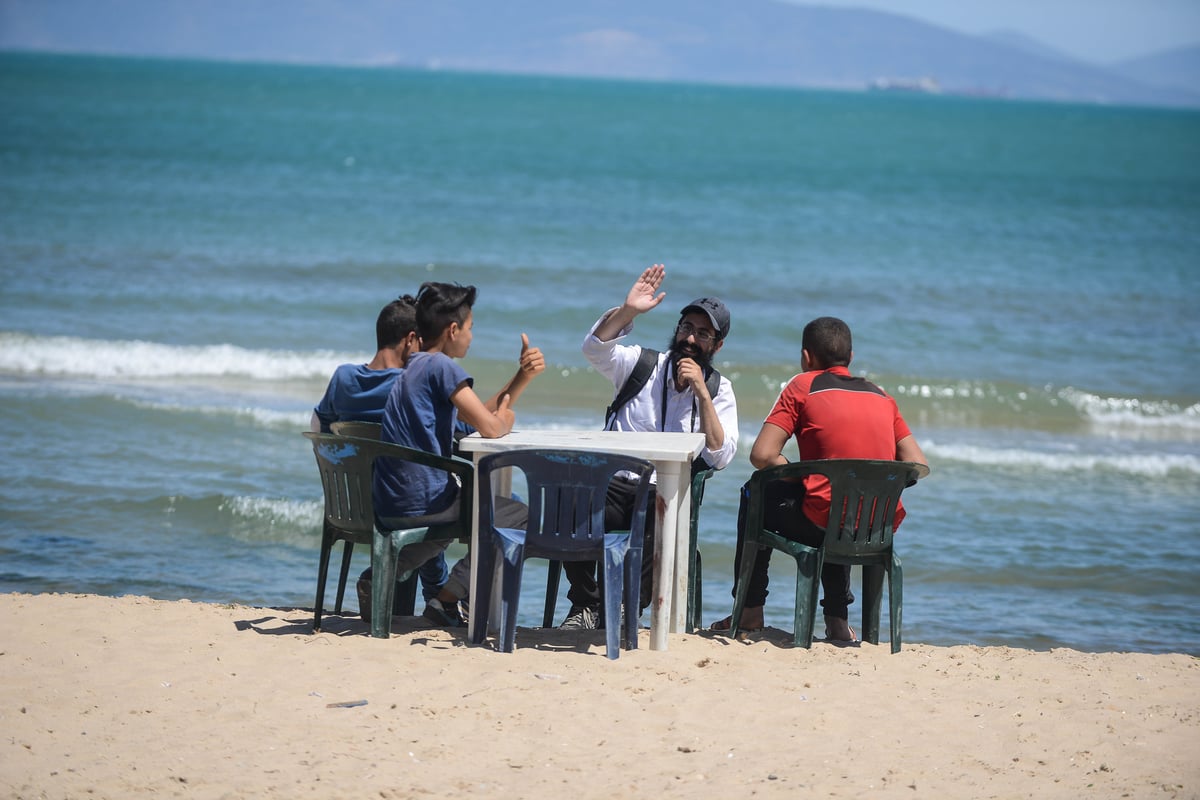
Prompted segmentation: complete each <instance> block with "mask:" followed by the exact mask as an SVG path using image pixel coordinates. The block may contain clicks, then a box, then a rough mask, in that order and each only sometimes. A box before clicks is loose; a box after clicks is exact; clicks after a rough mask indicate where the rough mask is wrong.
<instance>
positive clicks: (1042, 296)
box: [0, 52, 1200, 654]
mask: <svg viewBox="0 0 1200 800" xmlns="http://www.w3.org/2000/svg"><path fill="white" fill-rule="evenodd" d="M655 263H662V264H665V265H666V269H667V278H666V282H665V285H664V289H665V290H666V292H667V296H666V299H665V301H664V302H663V304H662V306H660V308H659V309H656V310H655V311H653V312H651V313H650V314H647V315H645V316H643V317H641V318H639V320H638V322H637V325H636V327H635V330H634V332H633V334H632V336H631V341H634V342H637V343H641V344H645V345H648V346H652V347H656V348H657V347H662V346H663V345H665V343H666V342H667V341H668V338H669V336H670V334H671V331H672V329H673V326H674V324H675V322H676V321H677V319H678V316H677V311H678V310H679V309H680V308H682V307H683V306H684V305H686V304H687V303H688V302H689V301H691V300H692V299H693V298H696V297H699V296H702V295H708V294H714V295H717V296H719V297H721V298H722V299H723V300H724V301H725V302H726V303H727V304H728V306H729V308H730V310H731V313H732V318H733V325H732V332H731V334H730V336H729V338H728V340H727V341H726V343H725V346H724V347H723V349H722V350H721V351H720V353H719V355H718V360H717V366H718V368H719V369H720V370H721V372H722V373H723V374H724V375H726V376H727V377H729V378H730V379H731V380H732V382H733V385H734V387H735V391H736V394H737V399H738V406H739V434H740V438H741V443H740V447H739V452H738V456H737V458H736V460H735V461H734V463H733V464H732V465H731V466H730V467H728V468H727V469H725V470H724V471H723V472H721V473H718V474H717V475H716V476H715V477H714V478H713V479H712V480H711V481H710V483H709V486H708V489H707V492H706V495H705V501H704V507H703V510H702V513H701V519H700V539H701V552H702V553H703V571H704V573H703V578H704V596H703V604H704V618H705V621H706V622H709V621H712V620H715V619H718V618H720V617H723V616H725V615H726V614H728V613H729V610H730V608H731V605H732V599H731V595H730V589H731V586H732V582H733V574H732V562H733V550H734V541H735V527H736V518H737V498H738V490H739V487H740V486H741V484H742V483H743V482H744V481H745V480H746V479H747V478H748V477H749V475H750V473H751V471H752V468H751V467H750V464H749V461H748V454H749V451H750V445H751V443H752V442H753V440H754V437H755V435H756V434H757V432H758V430H759V427H760V426H761V424H762V420H763V419H764V417H765V416H766V414H767V412H768V411H769V410H770V408H771V405H772V403H773V401H774V400H775V397H776V395H777V393H778V392H779V390H780V388H781V386H782V385H783V384H784V383H785V382H786V381H787V380H788V379H789V378H790V377H791V376H792V375H794V374H795V373H797V372H798V371H799V369H800V367H799V363H800V334H801V330H802V329H803V327H804V325H805V323H806V322H808V321H809V320H810V319H812V318H814V317H818V316H825V315H832V316H837V317H840V318H842V319H844V320H846V321H847V322H848V323H849V325H850V326H851V328H852V329H853V332H854V354H855V356H854V361H853V363H852V364H851V370H852V371H853V372H854V373H855V374H858V375H864V376H866V377H868V378H869V379H871V380H872V381H875V382H876V383H878V384H879V385H880V386H882V387H884V388H885V389H886V390H887V391H888V392H889V393H891V394H892V395H893V396H894V397H895V398H896V399H897V401H898V403H899V405H900V408H901V411H902V413H903V414H904V416H905V418H906V419H907V421H908V423H909V424H910V426H911V427H912V429H913V431H914V433H915V435H916V436H917V438H918V440H919V442H920V443H921V445H922V447H923V448H924V451H925V453H926V454H927V456H928V459H929V465H930V467H931V469H932V473H931V475H930V476H929V477H928V478H927V479H925V480H923V481H921V482H920V483H919V484H917V485H916V486H914V487H912V488H910V489H908V490H907V491H906V493H905V495H904V500H905V504H906V506H907V508H908V518H907V520H906V521H905V523H904V525H903V526H902V528H901V529H900V534H899V544H898V548H899V552H900V555H901V558H902V560H903V563H904V628H903V634H904V639H905V641H906V642H910V643H911V642H923V643H929V644H934V645H960V644H973V645H1007V646H1013V647H1021V648H1030V649H1035V650H1047V649H1051V648H1072V649H1076V650H1082V651H1138V652H1150V653H1157V652H1183V653H1191V654H1200V615H1197V613H1196V610H1197V608H1198V607H1200V376H1198V369H1200V314H1198V311H1197V309H1198V308H1200V112H1197V111H1190V110H1167V109H1158V108H1136V107H1117V106H1107V105H1101V104H1094V105H1072V104H1066V103H1033V102H1020V101H1014V100H996V99H980V98H967V97H950V96H920V95H900V94H888V93H865V92H861V93H859V92H832V91H808V90H797V89H783V88H748V87H733V86H713V85H698V84H684V83H653V82H632V81H626V82H620V81H607V80H582V79H569V78H551V77H533V76H513V75H496V74H467V73H452V72H443V71H422V70H407V69H393V68H350V67H331V66H313V65H297V64H290V65H285V64H262V63H221V62H203V61H172V60H153V59H132V58H116V57H84V56H68V55H48V54H35V53H15V52H8V53H2V54H0V446H2V448H3V452H5V453H6V454H7V455H6V456H5V457H4V458H3V459H2V460H0V591H4V592H33V593H42V592H83V593H94V594H99V595H114V596H115V595H143V596H148V597H153V598H159V599H164V600H174V599H181V598H187V599H190V600H192V601H197V602H208V603H239V604H249V605H254V606H264V607H273V608H296V609H303V608H309V609H311V607H312V604H313V598H314V593H315V588H316V571H317V554H318V549H319V541H320V533H321V518H322V502H321V488H320V482H319V477H318V474H317V470H316V466H315V461H314V458H313V453H312V449H311V446H310V444H309V442H308V440H306V439H304V438H303V437H302V436H301V432H302V431H304V430H306V429H307V428H308V423H309V419H310V415H311V413H312V408H313V406H314V405H315V403H316V402H317V400H318V399H319V398H320V396H321V394H322V392H323V391H324V388H325V385H326V383H327V381H328V379H329V376H330V374H331V373H332V371H333V369H334V368H335V367H336V366H337V365H338V364H341V363H344V362H365V361H367V360H369V359H370V357H371V356H372V354H373V353H374V349H375V347H374V345H375V341H374V321H375V317H376V315H377V313H378V311H379V309H380V308H382V306H384V305H385V304H386V303H388V302H389V301H390V300H392V299H394V298H395V297H397V296H398V295H400V294H404V293H415V292H416V290H417V289H418V287H419V286H420V284H421V283H422V282H423V281H428V280H438V281H457V282H461V283H464V284H473V285H475V286H477V287H478V301H477V303H476V306H475V339H474V345H473V346H472V348H471V351H470V353H469V354H468V356H467V358H466V359H465V360H464V362H463V363H464V366H465V367H466V368H467V370H468V371H469V372H471V373H472V375H474V376H475V378H476V387H477V389H479V391H480V393H481V394H487V393H490V392H491V391H494V389H493V388H492V387H495V388H499V386H500V385H501V384H502V383H503V381H505V380H506V379H507V378H508V377H509V376H510V375H511V373H512V372H513V370H514V369H515V367H516V360H517V357H518V354H519V352H520V345H521V334H523V333H524V334H527V335H528V336H529V338H530V340H531V341H532V342H533V343H534V344H535V345H537V346H539V347H540V348H541V349H542V350H543V352H544V353H545V356H546V360H547V364H548V367H547V369H546V372H545V373H544V374H543V375H542V376H540V377H539V378H538V379H537V381H536V382H535V383H534V384H533V385H532V386H531V387H530V388H529V389H528V391H527V392H526V393H525V395H524V396H523V397H521V398H520V401H519V403H518V404H517V406H516V412H517V426H518V427H519V428H523V429H536V428H584V429H596V428H599V427H600V426H601V424H602V417H603V409H604V407H605V405H606V404H607V402H608V400H609V399H610V398H611V393H612V387H611V385H610V384H609V383H608V382H607V381H606V380H605V379H603V378H602V377H601V376H599V375H597V374H596V373H595V372H593V371H592V370H590V369H589V368H588V366H587V364H586V362H585V360H584V358H583V356H582V354H581V352H580V344H581V341H582V338H583V335H584V333H585V332H586V331H587V329H588V328H589V326H590V325H591V323H592V322H593V320H594V319H595V318H596V317H598V316H599V315H600V314H601V313H602V312H604V311H605V310H606V309H608V308H609V307H611V306H614V305H617V304H619V303H620V302H621V300H622V299H623V297H624V295H625V292H626V291H627V290H628V288H629V286H630V285H631V283H632V282H633V280H634V279H635V277H636V276H637V275H638V274H639V273H640V272H641V270H643V269H644V268H645V267H647V266H649V265H651V264H655ZM793 447H794V446H793ZM788 452H794V450H789V451H788ZM455 547H456V548H461V547H462V546H461V545H456V546H455ZM461 554H462V553H461V549H460V550H458V551H456V550H453V549H452V551H451V555H452V556H455V555H461ZM368 561H369V556H368V555H367V553H366V552H365V550H362V549H361V548H360V552H358V553H357V554H356V555H355V561H354V565H353V567H352V572H353V573H357V572H358V571H359V569H361V568H365V567H366V566H367V563H368ZM794 575H795V571H794V568H790V567H789V564H788V563H787V560H786V559H785V558H782V557H777V558H776V559H774V562H773V565H772V583H771V595H770V598H769V599H768V602H767V622H768V624H771V625H773V626H777V627H779V628H782V629H784V630H789V631H790V630H791V618H792V602H793V596H794ZM543 587H544V571H543V570H541V569H540V568H538V567H536V566H531V567H530V569H529V570H528V572H527V576H526V581H525V591H524V602H523V605H522V608H521V618H520V619H521V624H523V625H535V624H540V618H541V603H540V595H541V592H542V591H543ZM332 591H333V587H332V586H331V589H330V595H327V599H328V601H329V605H330V606H332V599H331V594H332ZM566 605H567V604H566V602H565V599H563V600H560V604H559V608H560V616H561V614H562V613H564V612H565V610H566ZM356 608H357V602H356V600H355V599H354V597H353V592H350V593H349V595H348V597H347V601H346V610H347V613H353V612H354V611H355V610H356ZM857 610H858V607H857V605H856V606H855V607H854V608H853V609H852V612H851V613H852V621H853V619H854V615H855V614H856V613H857ZM884 625H885V633H886V621H885V623H884Z"/></svg>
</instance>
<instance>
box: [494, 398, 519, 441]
mask: <svg viewBox="0 0 1200 800" xmlns="http://www.w3.org/2000/svg"><path fill="white" fill-rule="evenodd" d="M511 402H512V398H511V397H509V395H508V392H505V393H504V395H503V396H502V397H501V398H500V402H499V403H498V404H497V406H496V419H498V420H500V422H501V423H502V424H503V425H504V432H505V433H509V432H510V431H512V429H513V425H514V424H515V423H516V421H517V415H516V414H514V413H513V410H512V409H511V408H509V407H508V405H509V403H511Z"/></svg>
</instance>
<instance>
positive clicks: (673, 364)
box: [559, 264, 738, 629]
mask: <svg viewBox="0 0 1200 800" xmlns="http://www.w3.org/2000/svg"><path fill="white" fill-rule="evenodd" d="M665 278H666V269H665V268H664V267H663V265H662V264H655V265H654V266H652V267H649V268H648V269H646V270H645V271H644V272H642V274H641V276H639V277H638V279H637V280H636V281H635V282H634V284H633V286H632V288H630V290H629V293H628V295H627V296H626V297H625V302H624V303H623V304H622V305H620V306H618V307H616V308H612V309H610V310H609V311H607V312H605V314H604V315H603V316H601V317H600V319H599V320H598V321H597V322H596V324H595V325H593V326H592V329H591V330H590V331H588V334H587V336H586V337H584V340H583V355H584V357H586V358H587V360H588V363H590V364H591V365H592V366H593V367H594V368H595V369H596V371H597V372H599V373H600V374H602V375H604V376H605V377H606V378H608V379H609V380H611V381H612V382H613V386H614V389H617V390H619V389H620V388H621V387H623V386H624V385H625V382H626V380H628V379H629V377H630V376H631V375H632V374H633V373H634V371H635V369H636V368H637V366H638V363H639V361H642V350H643V348H642V347H640V346H639V345H626V344H621V340H622V339H623V338H625V337H626V336H628V335H629V333H630V332H631V331H632V330H633V321H634V319H635V318H637V317H638V316H639V315H641V314H645V313H646V312H647V311H650V310H652V309H654V308H657V307H658V305H659V304H660V303H662V301H663V299H664V298H665V297H666V292H659V289H660V288H661V286H662V284H663V281H664V280H665ZM729 327H730V320H729V310H728V309H727V308H726V307H725V304H724V303H722V302H721V301H720V300H718V299H717V298H715V297H701V298H699V299H697V300H695V301H694V302H691V303H688V304H687V305H686V306H684V307H683V309H682V310H681V311H680V316H679V323H678V325H676V327H675V333H674V335H673V336H672V337H671V342H670V346H669V347H668V349H667V351H666V352H665V353H658V354H657V357H656V358H655V359H654V361H653V364H652V365H650V370H649V376H648V377H647V378H646V379H645V382H644V384H643V385H642V386H641V389H640V391H638V392H637V394H636V395H634V396H633V397H632V399H630V400H629V401H628V402H627V403H624V404H623V405H622V406H621V407H619V408H616V409H613V410H612V413H610V414H609V415H608V421H607V424H606V430H616V431H630V432H645V431H676V432H682V433H688V432H691V433H703V434H704V449H703V450H702V451H701V452H700V456H699V458H698V459H697V462H698V463H697V464H696V467H697V468H703V469H707V468H712V469H724V468H725V467H726V466H728V465H729V463H730V462H732V461H733V457H734V455H735V453H736V452H737V439H738V422H737V400H736V398H735V397H734V396H733V386H732V385H731V384H730V383H729V380H728V379H726V378H724V377H720V379H719V382H715V381H714V382H713V383H716V384H717V389H716V392H715V394H714V393H713V392H712V391H711V390H710V387H709V383H710V381H709V378H710V376H711V375H712V374H713V367H712V361H713V357H714V356H715V355H716V354H717V352H718V351H719V350H720V349H721V346H722V345H723V344H724V343H725V337H726V336H728V335H729ZM618 393H619V391H618ZM635 486H636V484H635V482H634V481H632V480H623V479H621V478H617V479H616V480H614V481H613V483H612V484H611V485H610V486H609V489H608V498H607V504H606V508H605V515H604V523H605V527H606V528H607V529H608V530H627V529H628V528H629V525H630V520H631V517H632V509H633V497H634V489H635ZM650 502H651V503H652V504H653V503H656V502H657V498H656V497H654V495H653V492H652V497H651V501H650ZM651 508H654V505H651ZM656 518H657V514H647V515H646V532H645V536H646V539H645V552H646V553H647V554H650V553H653V552H654V542H655V531H654V527H655V525H654V520H655V519H656ZM653 564H654V559H653V558H650V557H647V558H644V559H643V560H642V576H641V578H642V579H641V609H642V610H645V608H646V607H647V606H649V605H650V601H651V598H652V594H653V581H652V574H653ZM563 571H564V572H565V573H566V575H567V580H568V581H569V582H570V584H571V587H570V590H569V591H568V592H567V598H568V599H569V600H570V601H571V610H570V611H569V612H568V614H567V618H566V620H565V621H564V622H563V623H562V625H560V626H559V627H561V628H566V629H583V628H601V627H604V624H605V621H604V619H603V618H602V616H601V608H602V604H601V602H600V587H599V585H598V584H597V581H596V575H597V568H596V562H594V561H574V562H566V563H564V565H563Z"/></svg>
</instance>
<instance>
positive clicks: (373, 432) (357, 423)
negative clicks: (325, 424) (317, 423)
mask: <svg viewBox="0 0 1200 800" xmlns="http://www.w3.org/2000/svg"><path fill="white" fill-rule="evenodd" d="M329 429H330V430H331V431H333V432H334V433H336V434H337V435H338V436H356V437H358V438H360V439H378V438H379V435H380V434H381V433H382V432H383V426H382V425H380V424H379V423H378V422H363V421H361V420H343V421H341V422H335V423H333V424H332V425H330V426H329Z"/></svg>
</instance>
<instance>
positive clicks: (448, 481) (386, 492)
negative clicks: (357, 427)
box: [374, 282, 546, 625]
mask: <svg viewBox="0 0 1200 800" xmlns="http://www.w3.org/2000/svg"><path fill="white" fill-rule="evenodd" d="M474 303H475V287H474V286H459V285H457V284H449V283H435V282H430V283H425V284H423V285H422V286H421V291H420V293H419V294H418V295H417V332H418V333H419V334H420V337H421V352H419V353H413V354H412V356H410V357H409V360H408V364H407V365H406V366H405V369H404V372H403V373H402V374H401V376H400V378H399V379H397V381H396V383H395V385H394V386H393V387H392V391H391V394H390V395H389V396H388V400H387V404H386V405H385V407H384V411H383V434H382V439H383V441H385V442H395V443H397V444H401V445H404V446H405V447H412V448H415V449H418V450H424V451H425V452H428V453H436V454H438V455H441V456H444V457H449V456H450V455H452V454H453V451H454V431H455V428H456V427H457V426H458V425H459V423H460V421H461V422H462V423H465V424H466V425H467V426H469V427H470V428H473V429H474V430H476V431H478V432H479V434H480V435H481V436H483V437H484V438H487V439H495V438H499V437H501V436H504V435H505V434H506V433H508V432H509V431H511V430H512V427H513V421H514V415H513V411H512V404H513V403H514V402H515V401H516V399H517V398H518V397H520V395H521V393H522V392H523V391H524V390H525V387H527V386H528V385H529V383H530V381H532V380H533V379H534V378H535V377H536V376H537V375H539V374H541V372H542V371H543V370H545V368H546V362H545V359H544V358H543V357H542V352H541V350H539V349H538V348H536V347H530V345H529V337H528V336H526V335H525V334H523V333H522V334H521V355H520V362H519V363H520V366H519V368H518V369H517V372H516V374H515V375H513V377H512V379H511V380H509V382H508V383H507V384H506V385H505V386H504V387H503V388H502V389H501V390H500V391H499V392H497V393H496V394H495V395H494V396H492V398H491V399H489V400H487V401H486V402H485V401H483V400H481V399H480V397H479V396H478V395H477V394H475V391H474V389H473V385H474V380H473V379H472V378H471V376H470V375H469V374H467V372H466V370H464V369H463V368H462V367H461V366H460V365H459V364H458V362H457V361H456V360H455V359H460V358H463V357H464V356H466V354H467V351H468V350H469V349H470V347H471V339H472V329H473V326H474V316H473V313H472V310H471V309H472V306H473V305H474ZM458 489H459V487H458V484H457V483H456V482H455V481H454V480H453V479H452V478H451V476H449V475H447V474H446V473H444V472H441V471H439V470H435V469H431V468H429V467H424V466H421V465H419V464H411V463H408V462H404V461H399V460H394V459H380V460H379V461H378V462H377V463H376V467H375V486H374V500H375V516H376V518H377V521H378V523H379V526H380V527H381V528H383V529H385V530H386V529H388V527H389V525H388V519H389V518H398V517H413V516H425V515H429V514H436V513H438V512H441V511H445V510H446V509H448V508H450V507H451V506H452V505H453V504H454V503H455V502H456V501H457V499H458ZM498 503H499V504H498V507H497V522H498V523H499V524H501V525H504V526H506V527H524V525H525V517H526V515H527V513H528V510H527V509H526V508H525V506H524V505H523V504H520V503H517V502H515V501H507V502H503V498H501V499H500V500H499V501H498ZM446 545H447V543H446V542H421V543H418V544H413V545H409V546H408V547H405V548H404V549H402V550H401V551H400V555H399V558H398V559H397V565H396V568H397V574H403V573H404V572H406V571H409V570H411V569H413V568H414V567H415V566H417V565H420V564H422V563H424V562H425V561H426V560H428V559H429V558H430V557H432V556H433V555H436V554H437V553H440V552H442V551H443V550H444V549H445V548H446ZM469 559H470V555H469V554H468V556H467V558H464V559H462V560H460V561H459V562H458V563H457V564H455V565H454V569H453V570H451V573H450V578H449V580H447V582H446V584H445V585H444V586H443V587H442V589H441V591H439V593H438V595H437V596H436V597H434V598H431V599H429V600H428V601H427V604H426V606H425V612H424V616H425V617H426V618H427V619H429V620H431V621H432V622H435V623H437V624H439V625H461V624H462V617H461V615H460V614H459V612H458V601H459V600H462V599H464V598H466V596H467V588H468V581H469V574H470V561H469Z"/></svg>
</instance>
